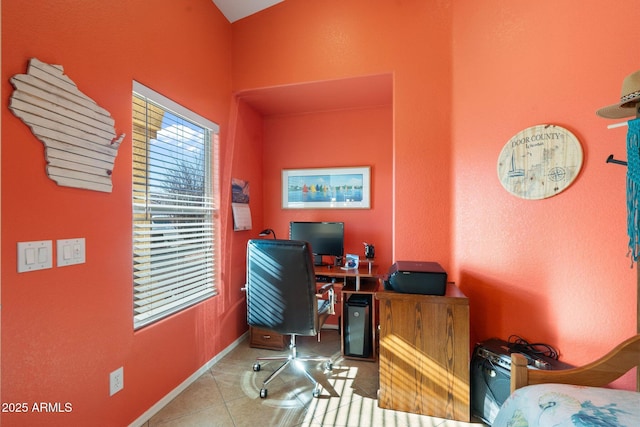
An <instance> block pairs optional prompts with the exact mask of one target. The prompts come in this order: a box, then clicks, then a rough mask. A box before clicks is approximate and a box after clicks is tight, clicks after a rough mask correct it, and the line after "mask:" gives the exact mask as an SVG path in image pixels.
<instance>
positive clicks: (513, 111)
mask: <svg viewBox="0 0 640 427" xmlns="http://www.w3.org/2000/svg"><path fill="white" fill-rule="evenodd" d="M561 3H562V4H558V2H556V1H554V0H543V1H539V2H535V4H533V3H531V2H508V1H505V0H494V1H487V2H474V1H472V0H466V1H465V0H463V1H456V2H453V1H451V2H440V1H424V0H415V1H403V2H391V1H389V2H377V3H376V8H371V7H370V2H369V1H367V0H351V1H346V2H345V1H340V0H324V1H314V0H311V1H304V2H302V1H292V0H289V1H285V2H283V3H279V4H278V5H276V6H274V7H272V8H270V9H268V10H267V11H265V12H263V13H261V14H258V15H254V16H252V17H249V18H247V19H244V20H242V21H239V22H237V23H235V24H234V25H233V43H234V48H233V55H234V89H236V90H244V89H254V88H260V87H270V86H274V85H283V84H295V83H300V82H312V81H319V80H330V79H336V78H345V77H354V76H359V75H368V74H373V73H382V72H392V73H393V76H394V88H393V113H392V114H393V124H392V126H393V128H392V129H393V135H392V138H391V140H390V144H391V147H390V148H387V149H390V150H391V152H392V177H391V178H390V179H391V180H392V182H393V185H392V188H391V191H390V192H389V193H387V194H385V195H383V196H382V197H381V198H378V199H377V201H376V202H377V204H378V206H379V205H380V204H381V203H382V204H390V205H391V206H392V207H393V211H392V246H393V248H392V260H397V259H425V260H438V261H441V262H442V263H443V265H444V266H445V268H446V269H447V270H448V271H449V274H450V277H451V278H452V279H453V280H455V281H457V282H458V283H459V285H460V287H461V288H462V289H463V290H464V292H466V293H467V295H468V296H469V297H470V299H471V317H472V325H471V330H472V340H473V341H474V342H475V341H476V340H482V339H486V338H489V337H492V336H498V337H501V338H505V339H506V338H507V337H508V336H509V335H511V334H518V335H520V336H522V337H524V338H526V339H528V340H530V341H534V342H540V341H542V342H548V343H550V344H553V345H555V346H556V347H558V348H559V350H560V352H561V354H562V357H563V359H564V360H566V361H568V362H571V363H582V362H585V361H587V360H590V359H592V358H594V357H596V356H599V355H601V354H603V353H604V352H605V351H606V350H607V349H609V348H611V347H612V346H613V345H614V344H615V343H617V342H619V341H621V340H622V339H623V338H626V337H628V336H630V335H632V334H633V333H634V332H635V320H636V313H635V305H636V275H635V270H631V269H629V265H630V262H629V260H628V258H625V253H626V242H627V239H626V237H625V229H626V228H625V227H626V224H625V200H624V198H625V190H624V186H625V184H624V173H625V171H624V169H623V168H621V167H619V166H612V165H607V164H605V163H604V159H605V158H606V156H607V155H608V154H609V153H611V152H613V153H616V154H617V156H618V157H623V158H624V156H625V155H624V131H621V130H616V131H607V130H606V128H605V126H606V121H604V120H603V119H599V118H597V117H596V116H595V114H594V112H595V110H596V109H597V108H599V107H601V106H604V105H608V104H610V103H613V102H614V101H615V100H616V98H617V97H618V94H619V87H620V84H621V81H622V78H623V77H624V76H625V75H627V74H629V73H630V72H632V71H633V70H636V69H638V68H640V67H639V65H640V64H639V63H638V60H637V55H634V54H631V52H633V48H632V46H635V45H637V40H638V38H639V36H638V35H637V31H635V30H634V28H635V27H637V26H636V25H635V24H634V23H635V22H637V21H638V17H639V14H640V8H638V7H637V2H636V0H623V1H620V2H615V4H613V3H611V2H608V3H607V2H603V1H595V0H592V1H589V2H587V3H588V4H586V5H585V2H584V1H582V0H571V1H569V0H568V1H565V2H561ZM293 34H295V37H294V36H292V35H293ZM634 41H636V42H634ZM539 123H554V124H558V125H561V126H565V127H567V128H569V129H570V130H571V131H572V132H574V133H575V134H576V135H577V136H578V138H579V139H580V141H581V142H582V145H583V149H584V151H585V163H584V166H583V170H582V172H581V174H580V176H579V177H578V179H577V181H576V182H575V183H574V184H573V185H572V186H571V187H570V188H569V189H568V190H567V191H565V192H564V193H562V194H560V195H558V196H556V197H553V198H551V199H547V200H542V201H525V200H520V199H518V198H516V197H514V196H511V195H510V194H508V193H507V192H506V191H505V190H503V189H502V186H501V185H500V183H499V182H498V180H497V176H496V164H497V157H498V154H499V152H500V150H501V148H502V146H503V145H504V143H505V142H506V141H507V140H508V139H509V138H510V137H511V136H512V135H514V134H515V133H517V132H518V131H519V130H521V129H524V128H526V127H529V126H532V125H535V124H539ZM267 128H268V127H267ZM304 133H305V131H304V130H302V131H300V130H299V131H298V132H297V135H298V136H299V139H305V135H304ZM306 134H307V135H306V137H308V138H313V137H315V136H316V134H317V128H316V127H315V126H313V125H311V124H309V125H308V129H307V130H306ZM265 138H266V139H265V140H268V138H269V134H268V132H267V133H266V134H265ZM318 154H320V153H318ZM285 159H289V157H285ZM291 159H293V157H291ZM316 161H317V162H322V163H326V162H327V161H326V160H316ZM282 166H283V167H284V165H282ZM287 166H294V165H293V164H291V165H287ZM264 179H265V182H267V184H266V186H265V191H267V190H274V189H275V188H276V182H277V181H278V180H279V169H278V168H277V167H273V168H270V167H265V177H264ZM270 181H273V183H272V184H268V183H269V182H270ZM274 191H275V190H274ZM264 215H265V218H273V220H272V221H274V222H276V223H278V220H277V219H276V218H280V215H282V212H281V210H280V208H279V207H278V206H277V205H276V204H275V203H274V204H269V203H265V214H264ZM278 224H279V225H278V226H279V227H283V225H281V224H280V223H278ZM627 386H628V383H627Z"/></svg>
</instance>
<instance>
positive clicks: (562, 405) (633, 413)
mask: <svg viewBox="0 0 640 427" xmlns="http://www.w3.org/2000/svg"><path fill="white" fill-rule="evenodd" d="M536 426H540V427H552V426H563V427H565V426H566V427H569V426H581V427H582V426H597V427H601V426H602V427H604V426H624V427H639V426H640V393H637V392H634V391H626V390H616V389H609V388H599V387H579V386H574V385H566V384H538V385H531V386H527V387H523V388H521V389H518V390H516V391H515V392H514V393H513V394H511V395H510V396H509V398H508V399H507V400H506V401H505V402H504V404H503V405H502V407H501V408H500V411H499V412H498V415H497V416H496V419H495V421H494V422H493V427H536Z"/></svg>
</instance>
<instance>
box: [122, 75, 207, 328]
mask: <svg viewBox="0 0 640 427" xmlns="http://www.w3.org/2000/svg"><path fill="white" fill-rule="evenodd" d="M217 132H218V126H217V125H216V124H215V123H212V122H210V121H208V120H206V119H204V118H202V117H200V116H198V115H197V114H195V113H193V112H190V111H189V110H187V109H185V108H184V107H182V106H180V105H178V104H176V103H174V102H173V101H171V100H169V99H167V98H165V97H163V96H162V95H160V94H158V93H156V92H154V91H152V90H151V89H149V88H147V87H145V86H143V85H141V84H139V83H137V82H134V85H133V173H132V176H133V199H132V203H133V324H134V328H135V329H139V328H141V327H143V326H146V325H148V324H150V323H152V322H155V321H157V320H158V319H162V318H164V317H166V316H169V315H171V314H173V313H176V312H178V311H180V310H182V309H184V308H186V307H189V306H192V305H193V304H196V303H198V302H200V301H202V300H204V299H206V298H210V297H212V296H214V295H215V294H216V293H217V292H216V283H215V277H216V274H215V271H216V257H217V255H216V254H217V251H216V247H217V245H216V241H217V236H218V234H217V228H216V221H215V218H216V217H217V200H218V186H217V179H216V177H217V175H218V174H217V167H218V165H217V158H218V156H217Z"/></svg>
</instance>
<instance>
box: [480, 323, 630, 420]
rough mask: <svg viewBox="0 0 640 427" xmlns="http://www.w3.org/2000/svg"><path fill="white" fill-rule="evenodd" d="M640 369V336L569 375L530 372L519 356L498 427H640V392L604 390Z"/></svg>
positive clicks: (566, 372)
mask: <svg viewBox="0 0 640 427" xmlns="http://www.w3.org/2000/svg"><path fill="white" fill-rule="evenodd" d="M639 365H640V334H638V335H635V336H633V337H631V338H629V339H627V340H626V341H624V342H622V343H621V344H619V345H618V346H617V347H615V348H614V349H613V350H611V351H610V352H609V353H607V354H606V355H604V356H603V357H601V358H599V359H597V360H596V361H594V362H592V363H589V364H588V365H585V366H581V367H578V368H572V369H566V370H557V371H548V370H537V369H529V368H528V367H527V359H526V358H525V357H524V356H523V355H522V354H519V353H513V354H511V395H510V396H509V398H508V399H507V400H506V401H505V402H504V404H503V405H502V407H501V408H500V411H499V412H498V415H497V416H496V419H495V420H494V422H493V424H492V426H493V427H536V426H540V427H549V426H558V427H559V426H626V427H637V426H640V392H638V391H628V390H618V389H612V388H607V387H604V386H606V385H608V384H610V383H612V382H613V381H615V380H616V379H618V378H619V377H621V376H622V375H624V374H625V373H627V372H628V371H629V370H631V369H632V368H634V367H638V366H639ZM639 370H640V369H639ZM639 384H640V381H639Z"/></svg>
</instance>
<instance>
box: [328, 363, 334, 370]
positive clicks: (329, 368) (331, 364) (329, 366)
mask: <svg viewBox="0 0 640 427" xmlns="http://www.w3.org/2000/svg"><path fill="white" fill-rule="evenodd" d="M327 371H329V372H331V371H333V363H331V362H327Z"/></svg>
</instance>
